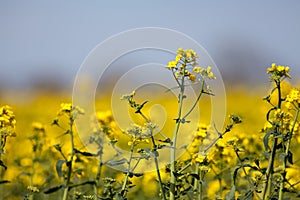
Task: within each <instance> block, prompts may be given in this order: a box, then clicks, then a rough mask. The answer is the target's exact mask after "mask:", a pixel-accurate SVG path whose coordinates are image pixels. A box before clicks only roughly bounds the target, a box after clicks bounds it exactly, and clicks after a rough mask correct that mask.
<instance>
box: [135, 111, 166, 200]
mask: <svg viewBox="0 0 300 200" xmlns="http://www.w3.org/2000/svg"><path fill="white" fill-rule="evenodd" d="M139 114H140V115H141V116H142V117H143V118H144V119H145V121H146V122H147V123H149V122H151V121H150V120H149V119H148V118H147V117H146V116H145V115H144V114H143V113H142V112H141V111H140V112H139ZM151 141H152V145H153V152H154V155H155V156H154V162H155V169H156V174H157V178H158V182H159V186H160V189H161V193H162V196H163V199H164V200H166V199H167V197H166V192H165V189H164V186H163V184H162V180H161V175H160V171H159V165H158V159H157V156H156V153H157V145H156V143H155V140H154V136H153V130H151Z"/></svg>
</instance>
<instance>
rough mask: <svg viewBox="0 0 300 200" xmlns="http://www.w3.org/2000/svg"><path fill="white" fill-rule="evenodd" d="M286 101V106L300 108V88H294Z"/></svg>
mask: <svg viewBox="0 0 300 200" xmlns="http://www.w3.org/2000/svg"><path fill="white" fill-rule="evenodd" d="M285 101H286V103H285V106H286V107H287V108H288V109H291V108H292V106H294V108H296V109H299V108H300V90H299V89H292V90H291V91H290V93H289V94H288V95H287V97H286V100H285Z"/></svg>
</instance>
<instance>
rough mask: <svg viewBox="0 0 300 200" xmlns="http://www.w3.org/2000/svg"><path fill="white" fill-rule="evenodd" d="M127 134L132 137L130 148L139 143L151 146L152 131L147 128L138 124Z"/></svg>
mask: <svg viewBox="0 0 300 200" xmlns="http://www.w3.org/2000/svg"><path fill="white" fill-rule="evenodd" d="M126 134H127V135H129V136H130V141H129V142H128V146H131V145H132V144H133V145H137V144H139V143H146V144H149V142H150V139H149V138H150V136H151V133H150V130H149V129H148V128H147V127H142V126H139V125H137V124H135V125H133V126H132V127H131V128H129V129H128V130H127V131H126Z"/></svg>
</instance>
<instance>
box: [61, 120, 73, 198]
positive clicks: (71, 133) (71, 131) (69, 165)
mask: <svg viewBox="0 0 300 200" xmlns="http://www.w3.org/2000/svg"><path fill="white" fill-rule="evenodd" d="M73 123H74V119H73V118H72V117H70V130H69V134H70V141H71V158H70V160H69V161H68V160H66V162H67V166H68V174H67V180H66V185H65V190H64V194H63V198H62V200H67V199H68V192H69V188H70V182H71V175H72V167H73V166H72V163H73V159H74V152H75V150H74V149H75V147H74V135H73Z"/></svg>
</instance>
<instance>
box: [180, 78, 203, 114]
mask: <svg viewBox="0 0 300 200" xmlns="http://www.w3.org/2000/svg"><path fill="white" fill-rule="evenodd" d="M204 85H205V81H204V79H202V83H201V90H200V93H199V95H198V97H197V99H196V101H195V102H194V104H193V106H192V107H191V109H190V110H189V111H188V112H187V113H186V114H185V115H184V116H183V117H182V119H185V118H186V117H187V116H189V114H191V112H192V111H193V110H194V109H195V107H196V106H197V105H198V102H199V100H200V98H201V96H202V94H203V92H204Z"/></svg>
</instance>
